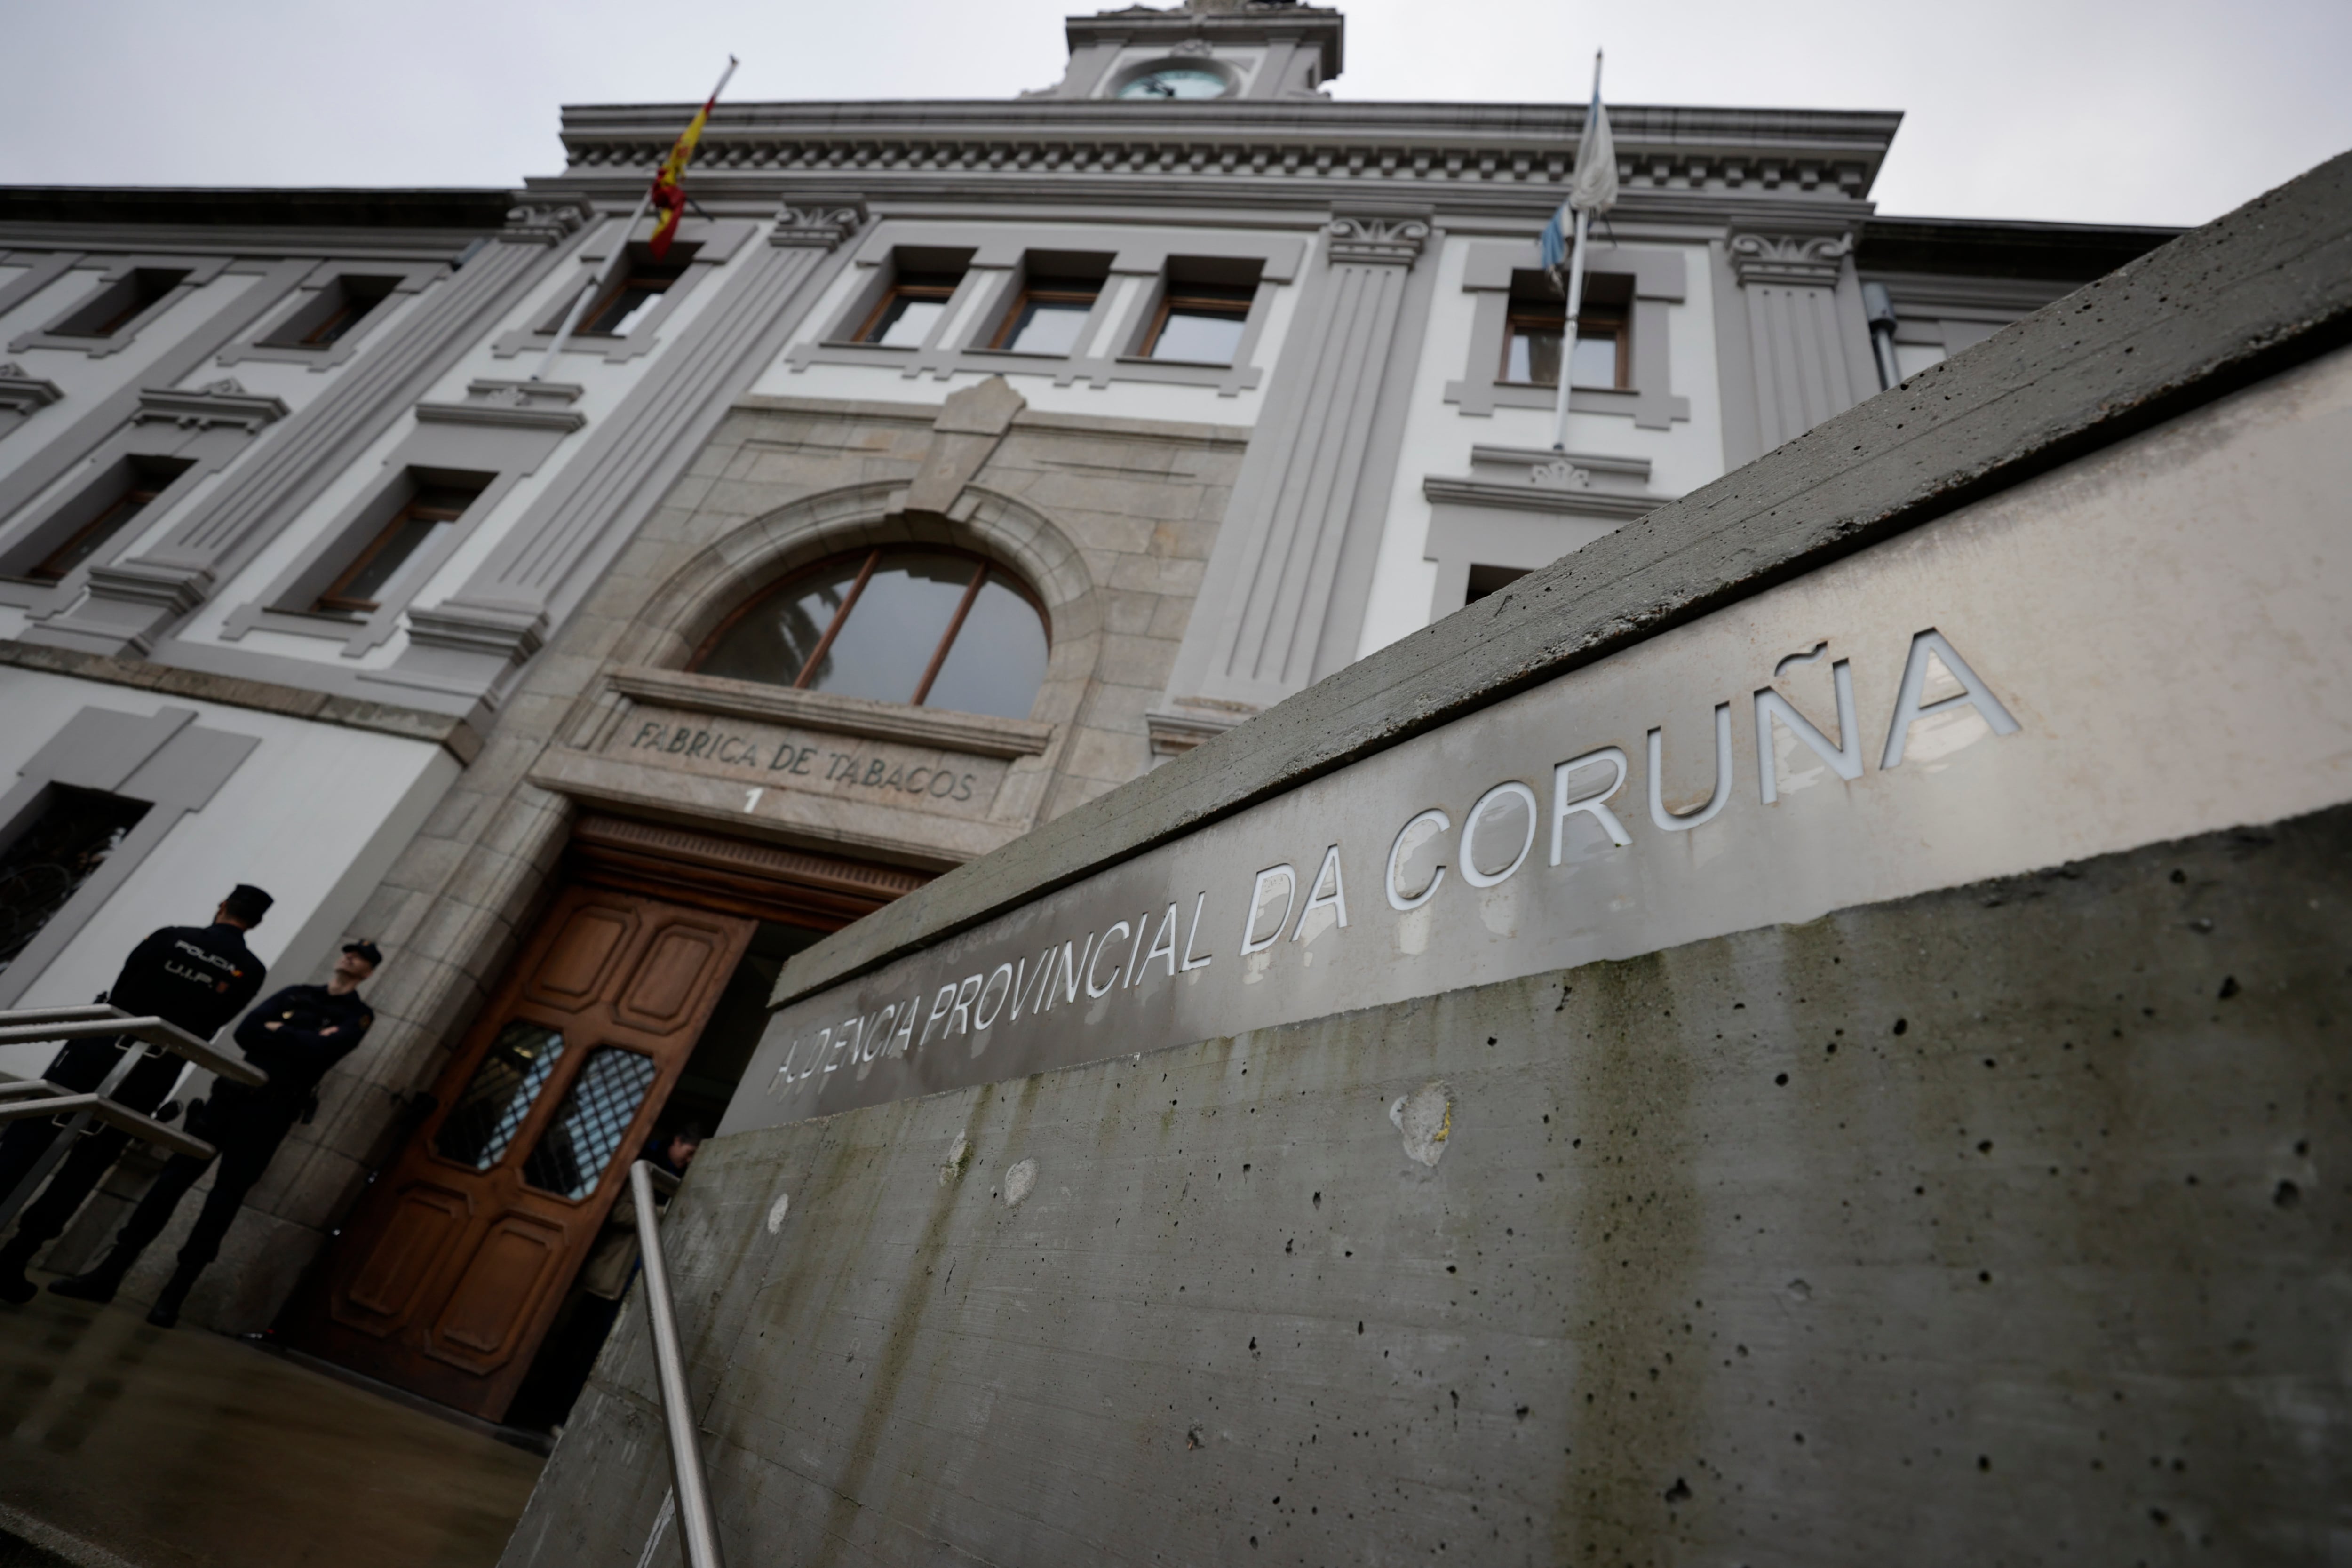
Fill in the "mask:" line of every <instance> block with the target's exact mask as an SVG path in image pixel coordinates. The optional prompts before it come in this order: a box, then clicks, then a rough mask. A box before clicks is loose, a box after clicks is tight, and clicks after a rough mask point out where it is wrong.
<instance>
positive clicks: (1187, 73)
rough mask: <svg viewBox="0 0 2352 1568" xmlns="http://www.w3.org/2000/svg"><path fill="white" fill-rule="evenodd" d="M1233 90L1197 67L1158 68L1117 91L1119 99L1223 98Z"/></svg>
mask: <svg viewBox="0 0 2352 1568" xmlns="http://www.w3.org/2000/svg"><path fill="white" fill-rule="evenodd" d="M1232 90H1233V87H1232V85H1231V84H1230V83H1228V82H1227V81H1226V80H1225V79H1224V78H1223V76H1222V75H1220V74H1219V73H1217V72H1215V71H1213V70H1203V69H1202V68H1200V67H1198V66H1162V67H1160V68H1159V69H1158V70H1154V71H1146V72H1145V73H1144V74H1143V75H1141V76H1139V77H1137V78H1136V79H1134V80H1133V81H1131V82H1129V83H1128V84H1127V85H1126V86H1125V87H1122V88H1120V89H1118V96H1119V97H1121V98H1137V99H1153V98H1160V99H1169V98H1223V97H1224V96H1225V94H1227V93H1228V92H1231V91H1232Z"/></svg>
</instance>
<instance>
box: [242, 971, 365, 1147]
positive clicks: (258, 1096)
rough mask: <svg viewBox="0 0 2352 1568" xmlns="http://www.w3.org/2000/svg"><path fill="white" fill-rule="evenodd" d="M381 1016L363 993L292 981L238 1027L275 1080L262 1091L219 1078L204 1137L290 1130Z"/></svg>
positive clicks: (253, 1057) (248, 1054)
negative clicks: (321, 1085)
mask: <svg viewBox="0 0 2352 1568" xmlns="http://www.w3.org/2000/svg"><path fill="white" fill-rule="evenodd" d="M374 1022H375V1012H374V1010H373V1008H371V1007H369V1006H368V1005H367V1004H366V1003H364V1002H362V1001H361V1000H360V994H359V993H358V992H356V991H346V992H344V993H343V994H341V995H340V996H338V995H336V994H334V993H333V992H331V991H330V990H328V989H327V988H326V987H325V986H323V985H289V986H288V987H286V989H284V990H283V991H280V992H278V993H277V994H275V995H272V996H271V997H270V998H269V999H268V1001H266V1002H264V1003H262V1004H261V1005H260V1006H258V1007H256V1008H255V1009H254V1010H253V1011H252V1012H250V1013H247V1015H246V1016H245V1020H244V1022H242V1023H240V1024H238V1025H237V1026H236V1043H237V1046H238V1047H239V1048H241V1049H242V1050H243V1051H244V1052H245V1059H246V1060H247V1061H249V1062H251V1063H252V1064H253V1065H254V1066H256V1067H257V1068H260V1069H261V1070H262V1071H264V1072H266V1073H268V1075H269V1081H268V1083H267V1084H265V1085H263V1086H262V1087H261V1088H259V1089H250V1088H247V1087H246V1086H245V1085H243V1084H237V1083H231V1082H229V1081H228V1080H226V1079H223V1080H221V1081H220V1082H219V1083H217V1084H215V1086H214V1088H213V1093H212V1100H211V1102H210V1104H209V1105H208V1106H207V1107H206V1109H205V1121H204V1126H205V1134H204V1135H205V1136H206V1137H210V1138H212V1139H213V1140H214V1141H215V1142H219V1141H220V1140H222V1139H223V1138H236V1137H238V1136H240V1135H261V1134H264V1133H265V1132H267V1134H268V1135H269V1136H271V1137H273V1138H274V1137H279V1136H283V1135H284V1133H285V1131H286V1129H287V1128H288V1127H290V1126H291V1125H292V1124H293V1122H294V1121H295V1119H296V1118H297V1117H299V1116H300V1115H301V1114H302V1110H303V1108H304V1107H305V1106H307V1105H308V1104H309V1103H310V1097H311V1094H312V1092H313V1091H314V1090H316V1089H318V1087H319V1080H320V1079H322V1078H324V1077H326V1076H327V1069H328V1068H331V1067H333V1066H334V1065H335V1064H336V1063H337V1062H339V1061H341V1060H342V1059H343V1058H345V1057H347V1056H349V1055H351V1053H352V1050H353V1048H354V1047H357V1046H358V1045H359V1043H360V1040H361V1039H362V1037H364V1036H365V1035H366V1034H367V1032H368V1028H369V1026H371V1025H373V1023H374ZM272 1024H275V1025H277V1027H276V1028H274V1029H273V1028H271V1027H270V1025H272ZM330 1029H332V1030H333V1031H334V1033H332V1034H329V1033H327V1031H328V1030H330Z"/></svg>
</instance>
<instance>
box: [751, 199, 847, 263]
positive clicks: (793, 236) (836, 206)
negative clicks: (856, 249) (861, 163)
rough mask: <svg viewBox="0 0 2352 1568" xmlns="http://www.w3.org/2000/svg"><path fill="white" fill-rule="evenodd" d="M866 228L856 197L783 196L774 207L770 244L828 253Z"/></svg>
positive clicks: (769, 233)
mask: <svg viewBox="0 0 2352 1568" xmlns="http://www.w3.org/2000/svg"><path fill="white" fill-rule="evenodd" d="M865 226H866V202H865V200H864V198H862V197H858V196H819V197H814V198H801V197H794V196H786V197H785V198H784V199H783V201H782V203H781V204H779V205H778V206H777V208H776V224H775V226H774V227H773V228H772V229H770V230H769V231H768V243H769V244H770V245H786V246H805V247H811V248H814V249H817V250H831V249H833V248H834V247H836V246H838V245H840V244H841V242H842V241H843V240H845V239H847V238H849V237H851V236H852V235H854V234H856V232H857V231H858V230H859V229H861V228H863V227H865Z"/></svg>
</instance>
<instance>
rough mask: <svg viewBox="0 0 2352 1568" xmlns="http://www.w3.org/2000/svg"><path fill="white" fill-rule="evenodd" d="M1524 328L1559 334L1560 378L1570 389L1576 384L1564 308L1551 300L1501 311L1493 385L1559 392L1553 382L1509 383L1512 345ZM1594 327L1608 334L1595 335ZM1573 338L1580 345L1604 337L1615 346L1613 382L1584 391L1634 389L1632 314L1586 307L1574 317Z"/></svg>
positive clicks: (1523, 303)
mask: <svg viewBox="0 0 2352 1568" xmlns="http://www.w3.org/2000/svg"><path fill="white" fill-rule="evenodd" d="M1524 326H1540V327H1544V328H1547V329H1551V328H1557V329H1559V333H1560V339H1561V342H1560V345H1559V350H1560V352H1559V364H1560V374H1562V375H1566V376H1570V387H1571V388H1573V387H1574V385H1575V381H1574V379H1573V376H1574V365H1575V360H1576V346H1575V344H1574V343H1571V342H1568V341H1567V340H1568V333H1567V326H1568V321H1567V307H1566V306H1565V305H1562V304H1559V303H1557V302H1555V301H1552V300H1527V299H1523V298H1521V299H1513V300H1510V301H1509V302H1508V303H1507V305H1506V306H1505V307H1504V311H1503V353H1502V357H1501V360H1500V362H1499V363H1497V364H1496V367H1495V382H1496V385H1498V386H1538V387H1541V386H1549V387H1551V388H1553V389H1554V390H1558V388H1559V383H1558V382H1556V381H1513V380H1512V379H1511V344H1512V343H1513V342H1515V341H1517V338H1518V336H1519V330H1520V328H1522V327H1524ZM1595 326H1602V327H1606V328H1607V329H1608V331H1606V332H1605V333H1604V332H1599V331H1592V330H1591V329H1592V328H1593V327H1595ZM1576 335H1577V338H1578V339H1579V340H1580V341H1581V340H1584V339H1587V338H1599V337H1603V336H1606V337H1609V338H1611V339H1613V340H1614V341H1615V342H1616V345H1617V371H1616V379H1615V380H1614V381H1612V383H1610V384H1609V385H1607V386H1597V387H1587V388H1586V390H1587V391H1589V392H1623V391H1627V390H1629V389H1630V388H1631V387H1632V386H1633V312H1632V311H1631V310H1627V309H1626V308H1625V307H1624V306H1622V305H1594V304H1588V305H1586V306H1585V307H1584V309H1583V310H1581V311H1580V312H1579V313H1578V315H1577V318H1576Z"/></svg>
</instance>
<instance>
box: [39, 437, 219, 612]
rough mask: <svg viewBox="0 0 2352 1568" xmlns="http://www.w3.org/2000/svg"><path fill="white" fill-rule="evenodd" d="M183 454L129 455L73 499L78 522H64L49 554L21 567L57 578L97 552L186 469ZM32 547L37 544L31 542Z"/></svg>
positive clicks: (45, 578) (46, 577)
mask: <svg viewBox="0 0 2352 1568" xmlns="http://www.w3.org/2000/svg"><path fill="white" fill-rule="evenodd" d="M189 467H190V464H189V463H188V462H187V461H186V460H185V459H184V458H131V460H130V461H128V462H125V463H123V464H121V465H120V466H119V467H118V468H116V469H115V471H114V473H113V474H112V475H110V477H109V478H108V479H105V480H104V481H103V482H101V483H100V484H99V485H97V486H95V487H93V489H92V490H91V491H90V492H89V493H87V494H85V495H84V496H83V497H81V498H80V499H79V500H78V501H77V502H76V503H75V508H74V510H76V511H77V512H79V513H80V514H81V516H82V521H79V522H69V523H68V531H67V532H66V535H65V537H64V538H63V539H61V540H59V541H58V543H57V544H55V545H53V546H52V547H51V548H50V549H49V552H48V553H47V554H46V555H43V556H42V557H41V558H40V559H39V560H38V561H37V562H35V563H33V564H31V565H30V566H27V567H26V568H25V575H26V576H27V577H29V578H31V579H32V580H33V581H34V582H36V583H56V582H59V581H61V580H63V578H64V577H65V575H66V574H68V573H69V572H71V571H72V570H73V569H74V568H75V567H77V566H79V565H80V564H81V563H83V562H85V561H88V560H89V558H90V557H91V556H93V555H95V554H97V553H98V552H99V551H100V549H101V548H103V547H104V546H105V544H106V542H108V541H109V540H110V539H112V538H114V537H115V536H116V535H117V534H119V533H121V531H122V530H123V528H124V527H125V526H126V525H127V524H128V523H129V522H130V521H131V519H133V518H135V517H137V516H138V515H139V514H140V513H141V512H142V511H144V510H146V509H147V508H148V507H149V506H150V505H152V504H153V502H154V500H155V498H156V497H157V496H159V495H161V494H163V491H164V490H165V489H169V488H170V486H171V483H172V481H173V479H178V478H179V477H180V476H181V475H182V474H184V473H186V472H187V471H188V468H189ZM35 548H38V546H36V547H35Z"/></svg>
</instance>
